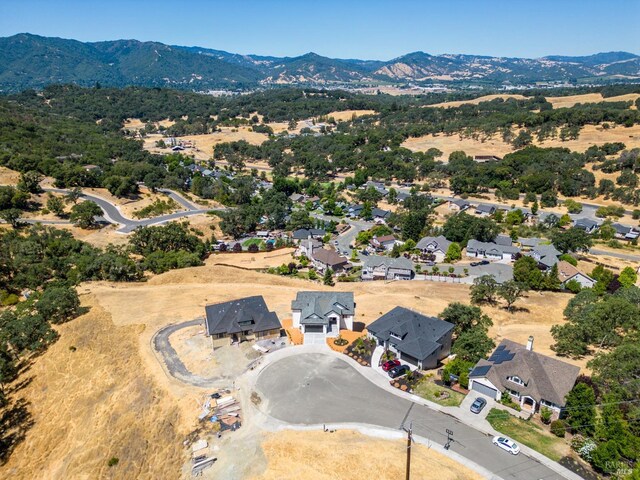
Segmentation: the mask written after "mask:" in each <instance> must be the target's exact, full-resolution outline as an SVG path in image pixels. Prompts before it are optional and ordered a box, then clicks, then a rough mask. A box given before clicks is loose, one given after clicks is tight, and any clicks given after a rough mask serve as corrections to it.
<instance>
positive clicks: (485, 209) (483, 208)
mask: <svg viewBox="0 0 640 480" xmlns="http://www.w3.org/2000/svg"><path fill="white" fill-rule="evenodd" d="M495 211H496V207H494V206H493V205H484V204H480V205H478V206H477V207H476V212H480V213H493V212H495Z"/></svg>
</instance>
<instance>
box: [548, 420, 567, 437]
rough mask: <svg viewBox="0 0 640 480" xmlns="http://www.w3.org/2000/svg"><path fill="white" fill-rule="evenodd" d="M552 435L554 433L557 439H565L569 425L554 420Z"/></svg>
mask: <svg viewBox="0 0 640 480" xmlns="http://www.w3.org/2000/svg"><path fill="white" fill-rule="evenodd" d="M550 429H551V433H553V434H554V435H555V436H556V437H560V438H563V437H564V434H565V433H566V432H567V425H566V424H565V423H564V422H563V421H562V420H554V421H553V422H551V427H550Z"/></svg>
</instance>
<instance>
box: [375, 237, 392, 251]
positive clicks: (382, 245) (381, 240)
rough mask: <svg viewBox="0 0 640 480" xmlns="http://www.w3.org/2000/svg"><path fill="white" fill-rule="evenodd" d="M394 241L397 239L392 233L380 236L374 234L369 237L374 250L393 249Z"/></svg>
mask: <svg viewBox="0 0 640 480" xmlns="http://www.w3.org/2000/svg"><path fill="white" fill-rule="evenodd" d="M396 243H398V241H397V240H396V237H394V236H393V235H382V236H380V237H378V236H375V235H374V237H373V238H372V239H371V246H372V247H373V248H375V249H376V250H385V251H387V252H390V251H391V250H393V247H394V246H395V244H396Z"/></svg>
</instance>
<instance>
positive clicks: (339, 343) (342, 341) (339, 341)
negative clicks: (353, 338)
mask: <svg viewBox="0 0 640 480" xmlns="http://www.w3.org/2000/svg"><path fill="white" fill-rule="evenodd" d="M347 343H349V340H347V339H346V338H342V336H340V335H338V338H336V339H335V340H334V341H333V344H334V345H337V346H339V347H344V346H345V345H346V344H347Z"/></svg>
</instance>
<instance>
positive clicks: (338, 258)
mask: <svg viewBox="0 0 640 480" xmlns="http://www.w3.org/2000/svg"><path fill="white" fill-rule="evenodd" d="M311 261H312V263H313V266H314V267H315V268H316V270H318V271H319V272H320V273H324V272H325V270H326V269H327V268H330V269H331V270H333V271H334V272H340V271H342V270H345V269H346V268H347V267H348V266H349V261H348V260H347V258H346V257H343V256H342V255H340V254H339V253H338V252H336V251H335V250H328V249H326V248H317V249H315V250H314V251H313V253H312V254H311Z"/></svg>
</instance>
